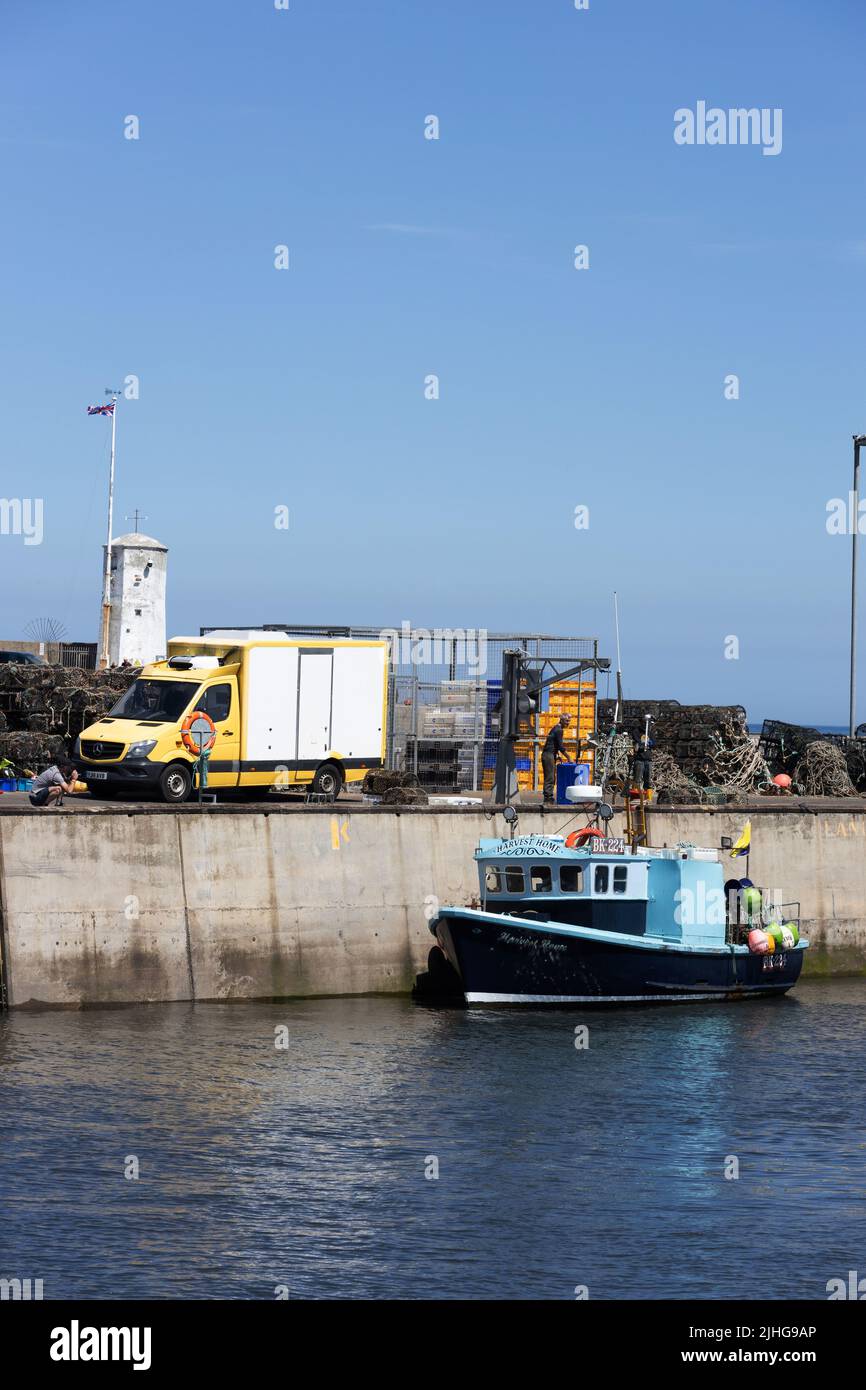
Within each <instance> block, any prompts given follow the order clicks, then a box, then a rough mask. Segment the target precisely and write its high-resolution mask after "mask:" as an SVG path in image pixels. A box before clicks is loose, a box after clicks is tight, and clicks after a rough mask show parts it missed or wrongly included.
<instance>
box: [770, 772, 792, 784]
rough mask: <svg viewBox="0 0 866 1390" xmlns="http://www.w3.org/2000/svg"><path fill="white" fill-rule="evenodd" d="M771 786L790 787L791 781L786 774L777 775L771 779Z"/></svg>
mask: <svg viewBox="0 0 866 1390" xmlns="http://www.w3.org/2000/svg"><path fill="white" fill-rule="evenodd" d="M773 785H774V786H775V787H790V785H791V779H790V777H789V776H788V774H787V772H779V773H777V774H776V776H775V777H774V778H773Z"/></svg>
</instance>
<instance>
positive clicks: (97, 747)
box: [93, 743, 102, 753]
mask: <svg viewBox="0 0 866 1390" xmlns="http://www.w3.org/2000/svg"><path fill="white" fill-rule="evenodd" d="M93 751H94V753H101V752H102V744H101V743H94V745H93Z"/></svg>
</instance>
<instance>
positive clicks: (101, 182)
mask: <svg viewBox="0 0 866 1390" xmlns="http://www.w3.org/2000/svg"><path fill="white" fill-rule="evenodd" d="M0 14H2V21H0V32H2V39H3V41H2V56H0V72H2V82H0V167H2V179H3V187H4V190H5V195H6V196H5V204H6V215H5V216H4V218H3V219H2V221H0V259H2V270H3V278H4V290H3V324H4V330H5V331H4V333H3V335H2V344H0V393H2V398H3V401H2V404H3V409H2V412H0V451H2V459H3V470H2V483H0V493H2V495H3V496H5V497H8V498H11V497H21V498H29V497H42V498H43V499H44V508H45V522H44V527H45V532H44V541H43V543H42V544H41V545H39V546H25V545H24V544H23V541H22V538H21V537H15V536H0V584H2V594H3V603H2V610H0V612H2V623H0V627H2V634H0V635H2V636H3V637H6V638H14V637H20V636H22V635H24V634H23V629H24V626H25V624H26V623H27V622H28V620H30V619H32V618H34V617H37V616H45V615H50V616H52V617H55V618H57V619H59V620H61V621H63V622H64V623H65V624H66V627H67V628H68V630H69V633H70V636H72V637H74V638H76V639H79V640H95V637H96V625H97V620H98V611H99V597H100V556H101V545H102V542H103V540H104V529H105V519H104V509H105V478H106V468H107V436H108V429H107V426H106V424H105V422H103V421H101V420H91V419H88V418H87V416H86V415H85V407H86V406H87V405H88V404H89V403H91V402H96V401H101V400H102V399H103V391H104V388H105V387H106V386H115V385H118V384H120V383H122V382H123V380H124V379H125V378H126V377H127V376H128V375H130V374H135V375H136V376H138V378H139V380H140V397H139V399H138V400H131V401H123V402H122V403H121V405H120V407H119V411H120V413H119V419H118V439H119V446H118V494H117V507H116V515H117V518H118V524H117V525H116V527H115V533H119V532H120V531H122V530H126V529H129V528H130V526H131V523H130V522H127V521H125V520H124V518H125V516H126V515H127V514H131V513H132V511H133V509H134V508H135V507H139V508H141V510H142V511H143V512H144V513H145V514H146V516H147V521H146V522H145V523H143V529H145V530H147V531H149V532H150V533H152V534H154V535H156V536H158V537H159V539H160V540H162V541H164V542H165V543H166V544H167V545H168V546H169V547H170V557H169V629H170V631H171V632H173V633H175V632H189V631H197V630H198V628H199V626H200V625H201V624H207V623H211V624H213V623H257V622H274V621H282V620H289V621H294V622H321V621H331V622H338V621H340V622H357V623H365V624H379V623H382V624H385V625H388V626H392V625H399V623H400V622H401V621H402V620H403V619H408V620H410V621H412V622H413V623H416V624H419V625H424V626H434V625H442V626H475V627H487V628H488V629H490V630H491V631H493V630H498V631H502V630H509V629H512V628H513V629H515V630H531V631H535V630H540V631H546V632H553V633H563V634H576V635H582V634H590V635H595V634H598V635H599V636H600V637H601V639H602V644H603V649H604V650H606V651H608V652H610V653H611V654H612V653H613V634H612V604H611V593H612V591H613V589H617V590H618V591H619V594H620V600H621V607H622V637H623V659H624V664H625V684H626V690H627V693H631V694H632V695H634V696H636V697H640V698H650V697H654V698H663V697H674V698H678V699H680V700H682V701H691V700H707V701H714V702H727V701H733V702H741V703H744V704H746V706H747V708H748V710H749V713H750V717H752V718H757V719H759V718H762V717H764V716H765V715H766V716H772V717H777V718H788V719H795V720H804V721H810V720H816V721H819V720H820V721H822V722H839V723H842V722H845V720H846V719H847V631H848V626H847V625H848V621H849V615H848V596H847V595H848V591H847V582H848V581H847V576H848V572H849V565H850V540H847V539H845V538H844V537H840V536H830V535H828V534H827V531H826V526H825V519H826V505H827V502H828V500H829V499H830V498H833V497H836V496H842V495H845V494H846V493H847V489H848V486H849V477H850V455H851V444H850V439H851V434H852V433H853V432H854V431H855V430H861V429H866V363H864V331H866V319H864V312H863V311H864V295H863V288H864V280H866V223H864V216H863V212H864V191H863V190H864V181H863V164H864V130H866V95H864V83H863V79H862V62H861V58H862V53H863V51H864V39H866V11H864V9H863V7H862V5H861V4H859V3H856V0H822V3H820V4H817V3H808V2H807V0H786V3H781V0H762V3H761V4H760V5H756V4H754V3H753V0H727V3H725V4H722V3H717V4H709V3H704V4H695V3H694V0H660V2H659V3H655V4H652V3H646V0H643V2H642V3H638V2H637V0H624V2H621V3H613V2H612V0H590V8H589V10H588V11H585V12H579V11H576V10H575V9H574V7H573V3H572V0H532V3H530V0H526V3H521V2H520V0H472V2H471V3H468V0H436V3H422V0H387V3H385V2H384V0H380V2H379V3H376V2H375V0H367V3H364V4H358V3H357V0H318V2H316V0H291V5H290V9H289V10H288V12H280V11H276V10H275V9H274V7H273V3H272V0H245V3H240V2H239V0H238V3H226V2H225V0H207V2H206V3H205V0H184V3H182V4H169V3H167V0H151V3H149V4H147V5H138V6H118V5H117V4H109V3H99V0H88V4H87V5H86V6H84V7H72V6H69V5H65V4H61V3H59V0H57V3H46V4H41V5H39V6H32V5H25V4H24V3H23V0H3V4H2V7H0ZM699 100H705V101H707V102H708V104H709V105H711V106H713V105H715V106H719V107H722V108H725V109H727V108H728V107H737V106H745V107H753V106H754V107H759V108H763V107H768V108H776V107H779V108H781V109H782V111H783V148H782V151H781V153H780V154H779V155H777V156H776V157H767V156H764V155H763V154H762V151H761V149H760V148H759V147H754V146H726V147H709V146H703V147H700V146H691V147H687V146H678V145H677V144H675V142H674V139H673V129H674V112H675V110H677V109H678V108H681V107H690V108H694V107H695V106H696V103H697V102H698V101H699ZM130 114H132V115H136V116H138V118H139V120H140V138H139V139H138V140H127V139H125V138H124V118H125V117H126V116H128V115H130ZM431 114H432V115H436V116H437V117H438V119H439V122H440V138H439V139H438V140H436V141H433V140H426V139H425V138H424V121H425V117H427V116H428V115H431ZM279 244H285V245H287V246H288V247H289V255H290V269H289V270H288V271H277V270H275V269H274V247H275V246H276V245H279ZM576 244H586V245H587V246H588V247H589V251H590V267H589V269H588V270H586V271H576V270H575V269H574V268H573V263H572V262H573V248H574V246H575V245H576ZM431 373H435V374H436V375H437V376H438V377H439V381H440V397H439V399H438V400H434V401H431V400H426V399H425V396H424V379H425V377H427V376H428V375H429V374H431ZM729 373H736V374H737V375H738V377H739V379H740V398H739V399H738V400H735V401H732V400H726V399H725V396H724V380H725V377H726V376H727V375H728V374H729ZM280 505H283V506H287V507H288V508H289V509H290V515H291V525H290V527H289V529H288V531H285V530H278V529H276V528H275V526H274V508H275V507H277V506H280ZM578 505H584V506H588V507H589V509H590V510H589V515H590V525H589V528H588V529H587V530H583V531H578V530H576V529H575V526H574V509H575V507H576V506H578ZM862 568H863V569H864V570H866V557H864V565H863V567H862ZM864 613H866V599H864ZM864 621H866V617H864ZM729 635H735V636H736V637H737V638H738V639H739V644H740V656H739V659H738V660H726V659H725V656H724V649H725V638H726V637H727V636H729ZM861 663H862V664H863V668H864V670H863V682H862V689H863V699H862V701H861V704H860V708H859V715H858V717H859V718H860V719H866V643H864V644H863V645H862V646H861Z"/></svg>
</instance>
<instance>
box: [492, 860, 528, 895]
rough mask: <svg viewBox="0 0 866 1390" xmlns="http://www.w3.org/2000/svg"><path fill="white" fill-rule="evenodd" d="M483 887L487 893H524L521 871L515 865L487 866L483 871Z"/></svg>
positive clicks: (524, 887)
mask: <svg viewBox="0 0 866 1390" xmlns="http://www.w3.org/2000/svg"><path fill="white" fill-rule="evenodd" d="M484 887H485V889H486V891H487V892H488V893H525V892H526V884H525V882H524V878H523V870H522V869H520V868H518V867H517V865H516V864H495V865H494V864H489V865H488V866H487V868H486V869H485V870H484ZM533 891H535V890H533Z"/></svg>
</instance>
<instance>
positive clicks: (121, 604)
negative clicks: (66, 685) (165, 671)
mask: <svg viewBox="0 0 866 1390" xmlns="http://www.w3.org/2000/svg"><path fill="white" fill-rule="evenodd" d="M167 563H168V547H167V546H165V545H163V544H162V542H161V541H156V540H154V539H153V536H145V535H143V534H142V532H141V531H130V532H129V533H128V534H127V535H125V536H118V537H117V539H116V540H114V541H112V543H111V614H110V619H109V627H108V653H109V660H110V662H111V664H112V666H120V665H121V663H122V662H124V661H128V662H129V663H130V664H131V665H136V666H138V665H142V664H144V663H145V662H148V661H156V660H157V659H158V658H160V657H163V656H165V578H166V568H167Z"/></svg>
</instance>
